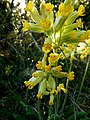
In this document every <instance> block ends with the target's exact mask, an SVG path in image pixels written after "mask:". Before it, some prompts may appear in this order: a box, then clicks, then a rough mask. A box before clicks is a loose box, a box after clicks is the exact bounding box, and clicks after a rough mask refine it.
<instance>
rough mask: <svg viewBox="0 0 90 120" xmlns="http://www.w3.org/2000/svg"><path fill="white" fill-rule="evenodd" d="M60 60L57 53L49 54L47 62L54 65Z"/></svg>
mask: <svg viewBox="0 0 90 120" xmlns="http://www.w3.org/2000/svg"><path fill="white" fill-rule="evenodd" d="M59 59H60V55H59V54H57V53H51V54H50V55H49V57H48V61H49V62H50V63H55V62H56V61H58V60H59Z"/></svg>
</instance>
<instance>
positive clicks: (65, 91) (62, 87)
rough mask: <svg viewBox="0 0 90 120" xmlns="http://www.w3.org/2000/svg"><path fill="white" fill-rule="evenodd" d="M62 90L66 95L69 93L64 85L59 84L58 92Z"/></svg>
mask: <svg viewBox="0 0 90 120" xmlns="http://www.w3.org/2000/svg"><path fill="white" fill-rule="evenodd" d="M61 90H63V92H64V93H67V90H66V89H65V88H64V84H63V83H61V84H59V86H57V91H58V92H60V91H61Z"/></svg>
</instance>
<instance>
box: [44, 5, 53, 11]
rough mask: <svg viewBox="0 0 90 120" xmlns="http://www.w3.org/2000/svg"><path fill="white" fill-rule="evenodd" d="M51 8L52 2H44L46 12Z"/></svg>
mask: <svg viewBox="0 0 90 120" xmlns="http://www.w3.org/2000/svg"><path fill="white" fill-rule="evenodd" d="M53 8H54V5H53V4H51V3H47V4H45V9H46V11H47V12H51V11H52V9H53Z"/></svg>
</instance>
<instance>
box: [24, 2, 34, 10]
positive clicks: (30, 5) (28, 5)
mask: <svg viewBox="0 0 90 120" xmlns="http://www.w3.org/2000/svg"><path fill="white" fill-rule="evenodd" d="M33 7H34V3H33V2H32V1H29V2H28V4H27V5H26V8H25V10H26V11H31V10H32V9H33Z"/></svg>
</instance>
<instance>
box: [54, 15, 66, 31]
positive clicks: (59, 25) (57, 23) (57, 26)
mask: <svg viewBox="0 0 90 120" xmlns="http://www.w3.org/2000/svg"><path fill="white" fill-rule="evenodd" d="M66 19H67V16H61V15H60V16H58V17H57V18H56V19H55V23H54V27H55V32H57V31H59V30H61V28H62V27H63V25H64V23H65V21H66Z"/></svg>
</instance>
